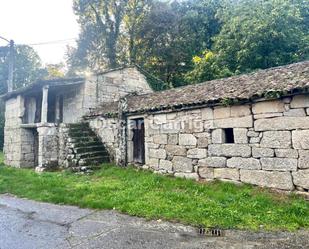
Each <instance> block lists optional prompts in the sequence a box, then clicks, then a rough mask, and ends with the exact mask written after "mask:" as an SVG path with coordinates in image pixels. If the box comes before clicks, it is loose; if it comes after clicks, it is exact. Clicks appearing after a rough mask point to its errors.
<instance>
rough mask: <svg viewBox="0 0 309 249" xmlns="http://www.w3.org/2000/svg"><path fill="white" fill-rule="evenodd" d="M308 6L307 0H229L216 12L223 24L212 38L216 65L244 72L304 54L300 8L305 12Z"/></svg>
mask: <svg viewBox="0 0 309 249" xmlns="http://www.w3.org/2000/svg"><path fill="white" fill-rule="evenodd" d="M308 6H309V2H308V1H307V0H306V1H301V0H299V1H295V0H267V1H265V0H240V1H238V2H235V1H234V2H233V1H232V3H230V4H229V5H228V8H226V9H225V11H224V12H221V14H220V19H221V21H222V22H223V23H224V25H223V26H222V29H221V32H220V34H219V35H218V36H217V37H216V38H215V44H214V48H213V50H214V51H216V53H217V54H218V63H219V65H221V66H226V67H228V68H229V69H230V70H231V71H232V72H246V71H251V70H254V69H258V68H261V69H265V68H269V67H274V66H278V65H283V64H288V63H292V62H296V61H299V60H302V59H304V58H306V57H307V56H308V41H309V40H308V25H309V23H305V22H308V16H307V21H305V19H304V16H302V15H303V14H304V13H303V14H302V11H304V9H307V15H308ZM304 12H305V11H304ZM305 29H307V31H306V32H305Z"/></svg>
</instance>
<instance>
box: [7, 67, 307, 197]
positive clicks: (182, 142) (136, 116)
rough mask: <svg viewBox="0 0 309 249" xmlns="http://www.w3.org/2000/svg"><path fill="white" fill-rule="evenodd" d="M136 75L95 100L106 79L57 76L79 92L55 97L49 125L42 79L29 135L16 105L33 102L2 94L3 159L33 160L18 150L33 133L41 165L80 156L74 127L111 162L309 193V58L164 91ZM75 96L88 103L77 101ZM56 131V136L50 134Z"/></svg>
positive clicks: (22, 96)
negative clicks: (91, 138)
mask: <svg viewBox="0 0 309 249" xmlns="http://www.w3.org/2000/svg"><path fill="white" fill-rule="evenodd" d="M130 70H133V69H130ZM114 73H115V72H114ZM118 73H119V72H116V73H115V74H116V75H117V74H118ZM138 75H139V76H138V77H137V76H136V79H137V78H139V79H140V80H136V81H134V80H133V81H134V84H133V85H134V86H139V87H140V88H139V91H137V93H135V94H132V93H133V92H135V90H136V89H134V87H133V88H129V90H126V91H123V94H118V91H119V88H117V87H116V88H115V89H113V90H115V92H113V93H114V94H115V96H113V97H111V98H108V97H110V96H108V97H107V98H105V97H104V98H103V97H102V96H101V94H103V93H104V91H98V88H101V87H102V86H103V85H104V84H105V83H106V82H107V80H106V79H105V80H96V82H98V83H97V85H96V87H94V85H95V84H93V87H89V89H91V90H87V89H88V87H87V84H88V83H87V82H88V81H89V80H85V79H71V80H66V82H65V84H64V83H63V84H62V85H61V84H60V83H57V84H56V85H59V87H60V88H61V89H62V88H63V89H64V90H63V92H65V89H72V86H74V89H75V88H78V86H77V85H79V87H81V88H82V89H84V90H83V91H84V93H85V92H87V94H86V95H87V96H85V94H84V95H83V94H77V95H78V96H79V97H78V98H75V97H73V96H76V95H74V94H70V95H69V96H70V98H69V97H67V98H66V100H67V101H65V103H66V104H62V105H61V104H57V103H58V102H57V101H56V104H55V106H56V111H55V114H54V115H55V117H56V118H58V119H59V122H56V124H54V123H52V124H51V123H49V122H46V117H45V120H43V113H44V112H46V108H45V111H44V108H43V107H44V106H45V105H46V104H44V103H45V102H46V100H45V102H44V91H46V90H44V89H46V84H45V83H44V84H43V83H42V84H40V87H41V89H43V90H42V94H43V98H42V108H41V109H42V111H41V119H42V120H43V121H44V122H43V123H42V122H41V123H40V124H39V125H36V126H35V130H36V132H37V133H38V139H34V140H33V137H35V136H34V135H33V134H34V133H35V132H33V131H32V133H31V132H29V131H30V130H31V129H32V130H33V127H32V125H30V126H31V127H29V125H28V124H23V123H22V120H23V119H24V118H25V115H26V114H27V113H29V111H28V112H27V111H23V110H24V109H25V106H31V108H32V109H33V105H34V104H33V103H32V104H30V101H27V100H25V99H26V97H25V96H26V95H25V93H26V92H27V93H30V92H31V91H30V92H29V90H26V92H25V91H22V92H15V93H10V94H8V95H7V96H6V97H5V98H6V101H7V102H6V103H7V104H6V108H7V109H6V122H7V124H6V128H5V129H6V130H5V131H6V135H5V153H6V162H7V164H9V165H13V166H29V167H32V166H34V165H36V164H35V163H36V162H34V161H33V159H31V160H32V161H31V160H28V159H27V158H25V157H26V156H27V155H29V154H27V153H26V151H33V150H35V149H33V148H32V147H31V146H29V139H30V140H31V139H32V140H31V141H37V140H38V141H39V142H38V143H39V146H38V148H39V152H38V165H39V168H40V169H44V168H46V167H49V164H52V165H53V164H54V165H60V166H62V167H72V165H73V167H74V166H76V163H77V164H80V162H82V163H81V164H87V160H85V159H84V158H83V157H80V155H79V153H78V151H76V144H74V142H76V137H74V136H77V135H76V132H77V131H83V132H84V133H83V132H81V133H80V134H87V136H88V135H89V134H90V133H93V134H94V136H95V137H96V138H98V140H99V142H100V143H102V145H103V146H102V147H103V148H104V149H102V152H100V153H101V154H102V153H106V154H107V155H108V158H112V160H114V161H115V162H116V163H118V164H126V165H127V164H133V165H137V166H140V167H143V168H148V169H151V170H153V171H156V172H159V173H166V174H172V175H174V176H176V177H185V178H190V179H197V180H198V179H200V180H202V179H204V180H213V179H220V180H226V181H233V182H245V183H250V184H255V185H259V186H263V187H270V188H276V189H281V190H289V191H291V190H299V191H305V192H308V190H309V61H305V62H301V63H296V64H291V65H287V66H282V67H277V68H272V69H267V70H260V71H257V72H255V73H251V74H247V75H240V76H234V77H230V78H226V79H220V80H213V81H209V82H205V83H201V84H196V85H190V86H185V87H180V88H177V89H171V90H166V91H163V92H152V91H151V89H150V87H149V86H148V85H147V84H146V80H145V77H143V76H142V75H141V74H138ZM104 77H105V76H104ZM104 77H103V78H104ZM134 79H135V77H134ZM92 81H93V80H92ZM92 81H89V82H92ZM81 82H82V83H81ZM102 82H103V83H102ZM110 82H111V81H110ZM124 82H126V80H124ZM100 84H102V86H100ZM60 85H61V86H60ZM70 85H71V86H70ZM89 85H90V83H89ZM55 87H56V86H55ZM57 87H58V86H57ZM110 87H111V86H110ZM52 88H53V87H52V84H50V85H49V89H52ZM85 89H86V90H85ZM45 95H46V93H45ZM88 95H89V96H88ZM81 96H83V98H84V99H87V101H85V102H83V101H81V100H80V97H81ZM36 99H37V98H36ZM45 99H46V97H45ZM56 99H57V97H56ZM78 99H79V100H78ZM33 102H34V100H33ZM79 102H83V103H82V104H79V106H80V107H79V108H80V109H79V110H81V111H80V112H78V111H77V112H76V109H74V108H77V107H76V106H77V103H79ZM59 105H60V106H71V107H70V108H72V110H70V108H69V109H68V110H69V112H70V113H68V114H67V115H68V118H67V119H66V120H65V119H61V118H60V117H61V114H59V111H57V110H58V109H59V108H58V107H57V106H59ZM48 106H49V104H48ZM31 108H30V109H31ZM63 112H64V110H63ZM27 115H28V116H27ZM27 115H26V116H27V117H28V119H29V118H30V117H31V120H33V119H35V118H36V116H37V115H34V114H33V112H32V115H30V117H29V114H27ZM45 116H46V115H45ZM59 116H60V117H59ZM16 120H19V122H17V121H16ZM47 121H49V120H48V115H47ZM71 123H73V124H71ZM74 123H75V124H74ZM21 129H23V131H21ZM54 134H57V139H53V138H52V137H53V136H55V135H54ZM72 134H73V137H72ZM87 136H84V138H80V139H85V137H86V141H88V140H87V139H88V138H87ZM49 140H50V141H49ZM42 141H43V142H42ZM36 143H37V142H35V143H34V145H35V146H36ZM35 146H34V147H35ZM41 147H42V148H41ZM44 147H45V149H44ZM46 148H47V149H48V150H46ZM103 150H104V152H103ZM100 153H99V154H100ZM30 154H31V153H30ZM99 154H98V155H99ZM31 155H32V154H31ZM82 155H84V154H83V153H82ZM95 155H96V154H95ZM31 158H32V157H31ZM26 159H27V160H26Z"/></svg>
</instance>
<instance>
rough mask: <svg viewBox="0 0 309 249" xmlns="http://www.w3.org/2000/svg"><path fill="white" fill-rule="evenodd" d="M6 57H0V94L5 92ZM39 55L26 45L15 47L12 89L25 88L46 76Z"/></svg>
mask: <svg viewBox="0 0 309 249" xmlns="http://www.w3.org/2000/svg"><path fill="white" fill-rule="evenodd" d="M8 63H9V62H8V56H3V57H0V82H1V92H2V93H5V92H6V91H7V77H8ZM46 74H47V72H46V70H45V69H43V68H42V63H41V59H40V57H39V55H38V54H37V53H36V52H35V51H34V49H33V48H32V47H30V46H27V45H17V46H15V53H14V86H13V88H14V89H17V88H20V87H23V86H26V85H28V84H30V83H32V82H34V81H35V80H37V79H39V78H43V77H44V76H46Z"/></svg>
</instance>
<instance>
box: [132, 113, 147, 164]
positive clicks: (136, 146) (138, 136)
mask: <svg viewBox="0 0 309 249" xmlns="http://www.w3.org/2000/svg"><path fill="white" fill-rule="evenodd" d="M132 122H133V161H134V162H135V163H139V164H145V125H144V119H143V118H139V119H135V120H132Z"/></svg>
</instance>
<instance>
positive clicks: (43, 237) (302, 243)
mask: <svg viewBox="0 0 309 249" xmlns="http://www.w3.org/2000/svg"><path fill="white" fill-rule="evenodd" d="M49 248H53V249H54V248H79V249H85V248H100V249H105V248H106V249H119V248H121V249H122V248H123V249H131V248H132V249H140V248H143V249H144V248H151V249H161V248H169V249H172V248H175V249H176V248H177V249H182V248H188V249H189V248H190V249H195V248H196V249H203V248H209V249H225V248H228V249H257V248H263V249H271V248H273V249H274V248H276V249H287V248H290V249H292V248H293V249H296V248H297V249H298V248H305V249H309V231H308V230H307V231H298V232H297V233H285V232H277V233H264V232H259V233H253V232H246V231H235V230H227V231H223V236H221V237H211V236H209V235H207V236H205V235H204V236H201V235H199V234H198V233H197V229H196V228H193V227H189V226H184V225H181V224H173V223H168V222H162V221H146V220H144V219H141V218H136V217H130V216H127V215H123V214H119V213H118V212H115V211H94V210H89V209H79V208H77V207H71V206H60V205H52V204H46V203H40V202H34V201H29V200H25V199H19V198H15V197H13V196H10V195H0V249H49Z"/></svg>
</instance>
